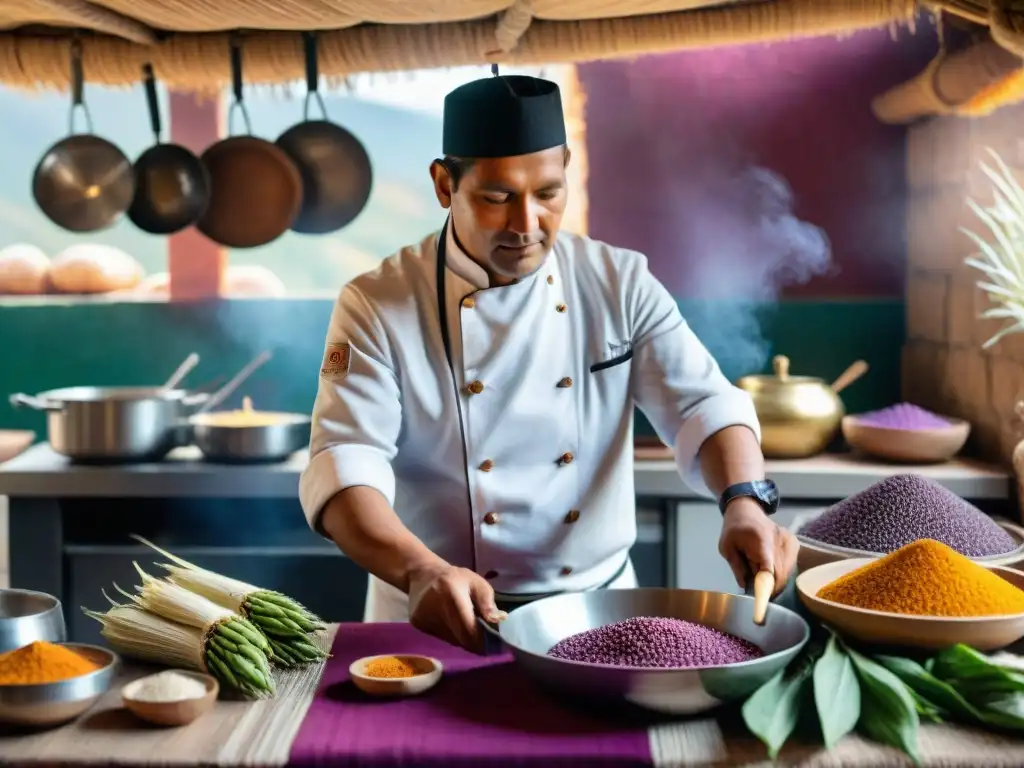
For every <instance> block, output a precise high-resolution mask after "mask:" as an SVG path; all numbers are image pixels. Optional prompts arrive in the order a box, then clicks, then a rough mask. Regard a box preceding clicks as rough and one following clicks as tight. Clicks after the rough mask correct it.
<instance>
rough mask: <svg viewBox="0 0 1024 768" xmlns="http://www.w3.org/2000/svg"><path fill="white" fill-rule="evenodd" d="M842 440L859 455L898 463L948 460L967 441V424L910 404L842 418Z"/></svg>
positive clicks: (968, 427) (969, 426) (969, 427)
mask: <svg viewBox="0 0 1024 768" xmlns="http://www.w3.org/2000/svg"><path fill="white" fill-rule="evenodd" d="M841 428H842V432H843V437H844V438H845V439H846V442H847V443H849V444H850V447H851V448H853V449H854V450H855V451H858V452H859V453H863V454H865V455H867V456H871V457H873V458H877V459H884V460H885V461H892V462H897V463H902V464H937V463H940V462H943V461H949V460H950V459H952V458H953V457H954V456H956V454H957V453H959V452H960V449H961V448H963V447H964V443H966V442H967V437H968V435H970V434H971V425H970V424H969V423H968V422H966V421H964V420H963V419H953V418H950V417H948V416H940V415H939V414H937V413H932V412H931V411H927V410H925V409H924V408H920V407H918V406H916V405H913V404H911V403H897V404H896V405H890V406H889V407H888V408H883V409H881V410H879V411H870V412H868V413H859V414H856V415H854V416H844V417H843V420H842V424H841Z"/></svg>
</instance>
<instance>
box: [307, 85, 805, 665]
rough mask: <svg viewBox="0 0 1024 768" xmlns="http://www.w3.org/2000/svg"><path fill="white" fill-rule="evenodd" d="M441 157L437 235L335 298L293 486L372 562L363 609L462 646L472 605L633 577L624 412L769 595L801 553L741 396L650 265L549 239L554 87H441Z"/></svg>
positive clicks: (561, 171) (560, 195) (476, 638)
mask: <svg viewBox="0 0 1024 768" xmlns="http://www.w3.org/2000/svg"><path fill="white" fill-rule="evenodd" d="M442 149H443V155H444V156H443V157H442V158H441V159H438V160H435V161H434V162H433V163H432V165H431V167H430V173H431V176H432V177H433V181H434V188H435V191H436V193H437V199H438V202H439V203H440V205H441V207H442V208H444V209H445V210H446V211H447V212H448V216H447V220H446V221H445V223H444V226H443V227H442V228H441V231H440V232H439V233H434V234H431V235H429V236H428V237H426V238H425V239H424V240H423V241H422V242H420V243H418V244H416V245H410V246H408V247H406V248H404V249H402V250H401V251H399V252H398V253H396V254H394V255H392V256H390V257H388V258H387V259H385V260H384V261H383V263H382V264H381V265H380V266H379V267H378V268H377V269H375V270H374V271H372V272H369V273H367V274H364V275H361V276H359V277H357V278H355V279H354V280H352V281H351V282H350V283H348V284H347V285H346V286H345V287H344V288H343V289H342V291H341V294H340V296H339V298H338V301H337V303H336V305H335V307H334V311H333V314H332V316H331V320H330V325H329V327H328V330H327V340H326V347H325V350H324V356H323V362H322V365H321V369H320V378H319V390H318V393H317V397H316V403H315V405H314V408H313V428H312V437H311V446H310V453H311V457H310V463H309V467H308V469H307V470H306V471H305V472H304V473H303V476H302V479H301V483H300V499H301V502H302V507H303V509H304V511H305V514H306V516H307V518H308V520H309V524H310V525H311V526H312V527H313V528H314V530H316V531H318V532H320V533H321V534H323V535H325V536H328V537H330V538H331V539H332V540H333V541H334V542H335V543H336V544H337V545H338V547H339V548H340V549H341V550H342V551H343V552H344V553H345V554H346V555H347V556H348V557H350V558H351V559H352V560H353V561H354V562H355V563H357V564H358V565H360V566H361V567H363V568H365V569H366V570H367V571H368V572H369V573H370V584H369V590H368V595H367V601H366V614H365V620H366V621H411V622H412V624H413V625H415V626H416V627H418V628H419V629H421V630H423V631H425V632H427V633H430V634H432V635H435V636H437V637H440V638H443V639H444V640H447V641H449V642H451V643H454V644H458V645H461V646H464V647H466V648H470V649H479V648H480V647H481V643H482V636H481V632H480V629H479V627H478V622H477V620H476V617H478V616H482V617H484V618H486V619H488V620H490V621H500V620H502V619H503V618H504V617H505V616H506V615H507V611H509V610H512V609H514V608H515V607H516V606H517V605H521V604H523V603H525V602H528V601H530V600H535V599H537V598H539V597H544V596H548V595H552V594H558V593H561V592H568V591H579V590H591V589H600V588H605V587H608V588H629V587H635V586H636V577H635V575H634V572H633V567H632V564H631V563H630V559H629V551H630V548H631V547H632V545H633V543H634V541H635V538H636V506H635V504H636V503H635V495H634V488H633V413H634V405H636V406H639V408H640V409H641V410H642V411H643V413H644V414H645V415H646V416H647V418H648V419H649V420H650V422H651V423H652V424H653V425H654V428H655V429H656V431H657V433H658V435H659V436H660V437H661V439H662V440H663V441H664V442H665V444H666V445H668V446H669V447H671V448H672V449H673V452H674V455H675V461H676V464H677V465H678V468H679V472H680V474H681V475H682V477H683V479H684V481H685V482H686V484H687V485H688V486H689V487H690V488H691V489H693V490H694V491H697V492H699V493H702V494H705V495H708V496H712V497H714V498H716V499H717V500H718V502H719V506H720V508H721V512H722V534H721V540H720V545H719V549H720V552H721V554H722V555H723V556H724V557H725V559H726V560H727V561H728V562H729V565H730V566H731V568H732V570H733V572H734V574H735V576H736V579H737V581H738V582H739V583H740V584H741V585H744V584H746V583H747V580H748V579H749V578H750V576H751V575H752V574H753V573H756V572H757V571H759V570H767V571H770V572H773V573H774V575H775V583H776V588H777V591H778V590H781V588H782V587H783V586H784V585H785V584H786V581H787V579H788V577H789V575H790V572H791V571H792V569H793V566H794V562H795V559H796V551H797V544H796V541H795V539H794V538H793V536H792V535H791V534H789V533H788V532H786V531H784V530H782V529H780V528H779V527H778V526H777V525H776V524H775V523H774V522H773V521H772V518H771V515H772V513H774V512H775V510H776V508H777V506H778V499H779V497H778V491H777V489H776V487H775V485H774V483H772V482H771V481H770V480H767V479H766V478H765V469H764V460H763V458H762V454H761V450H760V431H759V426H758V421H757V417H756V415H755V413H754V409H753V406H752V404H751V401H750V399H749V397H748V396H747V395H746V394H745V393H744V392H742V391H740V390H739V389H737V388H735V387H734V386H732V385H731V384H730V383H729V382H728V381H727V380H726V379H725V377H724V376H723V375H722V373H721V371H720V370H719V367H718V365H717V364H716V363H715V361H714V359H713V358H712V357H711V355H710V354H709V353H708V351H707V350H706V349H705V348H704V346H703V345H702V344H701V343H700V341H699V340H698V339H697V337H696V336H695V335H694V334H693V332H692V331H691V330H690V328H689V327H688V326H687V324H686V322H685V321H684V320H683V318H682V317H681V315H680V313H679V309H678V307H677V305H676V302H675V300H674V299H673V298H672V296H671V295H669V293H668V291H667V290H666V289H665V288H664V286H662V284H661V283H660V282H658V280H657V279H656V278H655V277H654V275H652V274H651V272H650V270H649V268H648V264H647V259H646V258H645V257H644V256H643V255H641V254H639V253H636V252H634V251H629V250H626V249H623V248H618V247H615V246H612V245H608V244H606V243H602V242H598V241H595V240H591V239H589V238H586V237H580V236H576V235H572V234H568V233H564V232H560V231H559V225H560V223H561V220H562V215H563V213H564V211H565V206H566V200H567V197H568V194H569V190H568V188H567V183H566V172H565V171H566V166H567V165H568V163H569V162H570V160H571V151H570V148H569V147H568V146H567V144H566V133H565V123H564V118H563V113H562V104H561V96H560V94H559V89H558V86H557V85H556V84H554V83H552V82H548V81H546V80H542V79H538V78H533V77H524V76H497V73H496V72H495V76H494V77H489V78H484V79H481V80H477V81H475V82H471V83H468V84H466V85H463V86H461V87H459V88H456V89H455V90H454V91H452V92H451V93H449V94H448V96H447V97H446V98H445V102H444V125H443V141H442ZM680 172H685V171H684V170H683V169H681V170H680ZM691 257H692V258H711V259H713V258H715V254H714V253H706V254H693V255H691ZM681 525H683V526H684V530H685V525H686V522H685V520H684V521H682V522H681Z"/></svg>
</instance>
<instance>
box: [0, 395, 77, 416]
mask: <svg viewBox="0 0 1024 768" xmlns="http://www.w3.org/2000/svg"><path fill="white" fill-rule="evenodd" d="M7 402H9V403H10V404H11V407H12V408H31V409H32V410H33V411H60V410H62V409H63V408H64V405H63V404H62V403H58V402H55V401H53V400H47V399H46V398H43V397H35V396H33V395H26V394H24V393H22V392H17V393H15V394H13V395H11V396H10V397H9V398H7Z"/></svg>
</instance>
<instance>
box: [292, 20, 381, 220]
mask: <svg viewBox="0 0 1024 768" xmlns="http://www.w3.org/2000/svg"><path fill="white" fill-rule="evenodd" d="M303 42H304V44H305V49H306V88H307V93H306V105H305V108H304V109H303V122H301V123H299V124H298V125H294V126H292V127H291V128H289V129H288V130H287V131H285V132H284V133H283V134H281V137H280V138H279V139H278V140H277V146H278V147H280V148H281V149H283V150H284V151H285V152H286V153H287V154H288V156H289V157H290V158H291V159H292V162H294V163H295V166H296V167H297V168H298V169H299V173H300V174H301V176H302V210H301V211H300V212H299V215H298V218H296V219H295V221H294V223H293V224H292V230H293V231H295V232H302V233H304V234H309V235H322V234H325V233H327V232H334V231H336V230H339V229H341V228H342V227H344V226H347V225H348V224H351V223H352V221H353V220H354V219H355V218H356V217H357V216H358V215H359V214H360V213H361V212H362V210H363V208H364V207H366V202H367V200H369V198H370V190H371V189H372V187H373V169H372V168H371V167H370V157H369V155H367V154H366V148H365V147H363V144H362V142H360V141H359V139H357V138H356V137H355V136H353V135H352V134H351V133H349V132H348V131H347V130H345V129H344V128H342V127H341V126H340V125H337V124H336V123H332V122H331V121H330V120H328V119H327V109H326V108H325V106H324V100H323V97H321V95H320V92H319V91H318V90H317V88H318V84H319V83H318V81H319V73H318V71H317V68H318V62H317V58H318V56H317V44H316V35H315V34H314V33H312V32H306V33H304V34H303ZM313 100H316V102H317V104H318V105H319V107H320V112H321V114H322V115H323V119H321V120H310V119H309V107H310V102H311V101H313Z"/></svg>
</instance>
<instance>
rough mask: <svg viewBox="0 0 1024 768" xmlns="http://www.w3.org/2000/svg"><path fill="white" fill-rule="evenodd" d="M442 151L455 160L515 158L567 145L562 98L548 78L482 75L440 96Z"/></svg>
mask: <svg viewBox="0 0 1024 768" xmlns="http://www.w3.org/2000/svg"><path fill="white" fill-rule="evenodd" d="M441 144H442V147H441V149H442V152H443V153H444V154H445V155H451V156H453V157H467V158H479V157H515V156H516V155H528V154H530V153H531V152H540V151H541V150H544V149H551V148H552V147H559V146H561V145H563V144H565V118H564V116H563V115H562V95H561V93H560V92H559V90H558V85H557V84H555V83H552V82H551V81H550V80H541V79H540V78H538V77H528V76H525V75H502V76H498V77H485V78H483V79H481V80H474V81H473V82H471V83H466V84H465V85H460V86H459V87H458V88H456V89H455V90H454V91H452V92H451V93H449V94H448V95H447V96H445V98H444V131H443V138H442V141H441Z"/></svg>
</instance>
